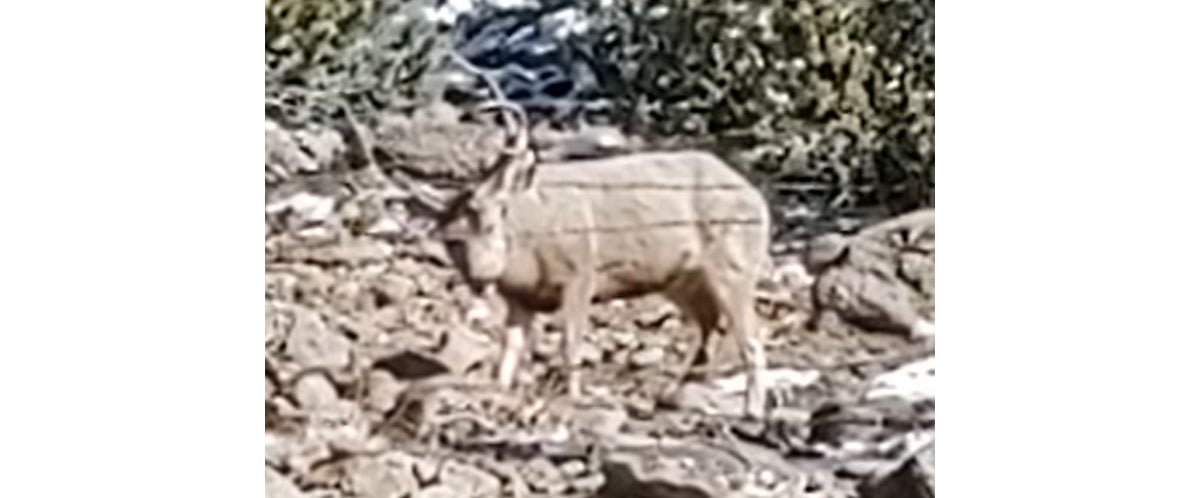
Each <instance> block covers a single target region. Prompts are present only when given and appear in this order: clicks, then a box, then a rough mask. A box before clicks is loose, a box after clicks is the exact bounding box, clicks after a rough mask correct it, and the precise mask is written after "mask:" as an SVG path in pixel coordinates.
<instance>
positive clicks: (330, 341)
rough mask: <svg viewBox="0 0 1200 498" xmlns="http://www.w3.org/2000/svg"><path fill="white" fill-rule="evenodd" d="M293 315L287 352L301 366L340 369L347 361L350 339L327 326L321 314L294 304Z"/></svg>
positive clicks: (348, 362) (302, 367) (301, 367)
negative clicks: (295, 306)
mask: <svg viewBox="0 0 1200 498" xmlns="http://www.w3.org/2000/svg"><path fill="white" fill-rule="evenodd" d="M293 317H294V319H295V322H294V323H293V325H292V329H291V332H290V333H289V335H288V338H287V345H286V352H287V354H288V356H290V357H291V358H292V360H293V361H295V362H296V364H297V365H298V366H299V368H300V369H301V370H307V369H326V370H330V371H339V370H342V369H343V368H345V367H347V366H348V365H349V364H350V340H349V339H347V338H346V337H345V336H342V335H341V334H337V333H335V332H333V331H331V330H329V328H328V327H327V326H326V325H325V322H324V321H323V320H322V319H321V317H320V315H318V314H317V313H315V312H313V311H311V310H306V309H303V308H293Z"/></svg>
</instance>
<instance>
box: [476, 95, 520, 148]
mask: <svg viewBox="0 0 1200 498" xmlns="http://www.w3.org/2000/svg"><path fill="white" fill-rule="evenodd" d="M476 110H477V111H480V112H482V111H491V110H500V111H504V112H502V114H503V115H504V130H505V132H506V133H507V134H508V137H509V139H510V140H513V141H514V143H513V144H512V145H509V146H508V147H505V149H504V152H505V153H506V154H513V155H516V154H523V153H525V152H526V151H527V150H529V117H528V116H527V115H526V114H525V110H524V109H522V108H521V106H518V105H517V104H514V103H512V102H509V101H507V100H491V101H488V102H485V103H483V104H481V105H480V106H479V107H477V108H476ZM513 117H515V119H513Z"/></svg>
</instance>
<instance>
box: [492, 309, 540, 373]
mask: <svg viewBox="0 0 1200 498" xmlns="http://www.w3.org/2000/svg"><path fill="white" fill-rule="evenodd" d="M532 321H533V315H532V313H530V312H529V311H528V310H526V309H525V308H524V307H522V306H520V305H518V304H516V303H513V302H509V303H508V316H507V317H506V318H505V320H504V345H503V349H502V350H501V353H500V365H499V367H498V368H497V372H496V378H497V382H498V383H499V384H500V387H501V388H503V389H510V388H512V386H513V380H514V379H515V378H516V375H517V367H518V366H520V364H521V356H523V355H524V354H525V336H526V334H527V333H528V331H529V328H530V327H529V326H530V324H531V323H532Z"/></svg>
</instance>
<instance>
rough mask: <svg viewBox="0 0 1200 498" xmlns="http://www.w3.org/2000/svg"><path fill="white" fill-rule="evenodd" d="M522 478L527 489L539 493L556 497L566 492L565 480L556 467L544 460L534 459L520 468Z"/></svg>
mask: <svg viewBox="0 0 1200 498" xmlns="http://www.w3.org/2000/svg"><path fill="white" fill-rule="evenodd" d="M521 474H522V477H524V479H525V482H527V483H528V484H529V488H530V489H532V490H533V491H536V492H539V493H546V494H549V495H551V496H558V495H561V494H562V493H564V492H566V490H567V487H568V486H567V480H566V479H565V478H564V477H563V475H562V472H561V471H559V469H558V467H555V466H554V464H553V463H550V461H549V460H547V459H545V458H535V459H533V460H531V461H529V462H528V463H526V464H525V466H524V467H523V468H522V472H521Z"/></svg>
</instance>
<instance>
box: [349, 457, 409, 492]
mask: <svg viewBox="0 0 1200 498" xmlns="http://www.w3.org/2000/svg"><path fill="white" fill-rule="evenodd" d="M346 476H347V481H346V486H347V490H348V491H349V492H350V493H351V494H353V495H354V496H359V497H362V498H394V497H397V496H407V495H409V494H411V493H413V492H414V491H416V490H417V479H416V478H415V477H413V475H412V474H411V473H408V472H404V471H402V469H396V468H393V467H391V466H389V465H386V464H384V463H383V462H381V461H380V460H377V459H374V458H367V457H358V458H354V459H353V460H350V461H349V462H347V463H346Z"/></svg>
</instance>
